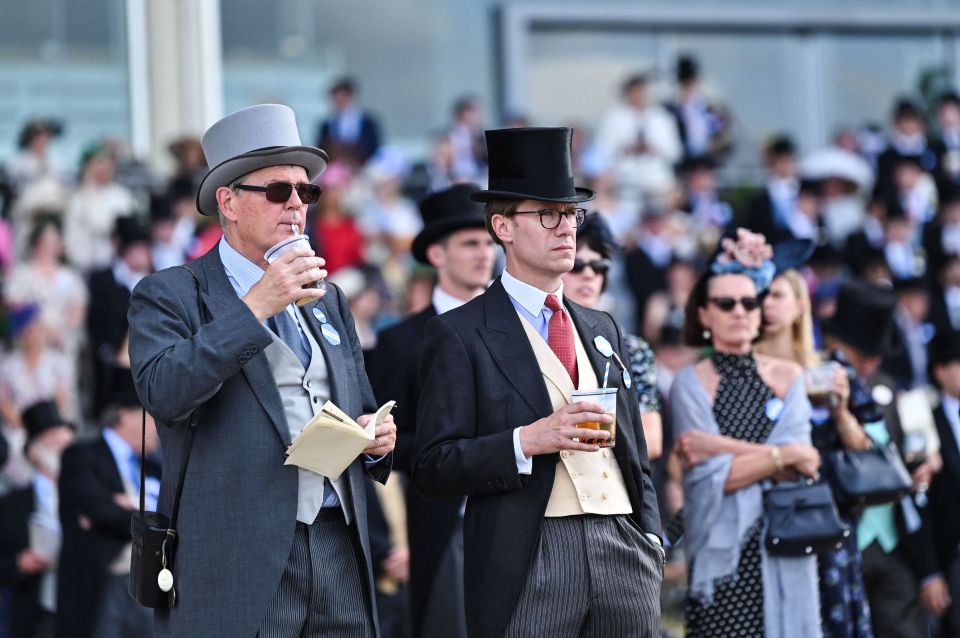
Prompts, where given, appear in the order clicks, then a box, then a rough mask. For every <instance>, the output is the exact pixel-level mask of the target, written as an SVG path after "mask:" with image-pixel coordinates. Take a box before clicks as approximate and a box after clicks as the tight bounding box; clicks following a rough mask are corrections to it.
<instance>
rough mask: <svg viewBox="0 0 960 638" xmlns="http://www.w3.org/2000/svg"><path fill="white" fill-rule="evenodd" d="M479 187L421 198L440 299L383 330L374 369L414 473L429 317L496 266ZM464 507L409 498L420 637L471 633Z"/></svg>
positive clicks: (427, 254)
mask: <svg viewBox="0 0 960 638" xmlns="http://www.w3.org/2000/svg"><path fill="white" fill-rule="evenodd" d="M477 190H478V186H476V185H475V184H458V185H456V186H453V187H451V188H448V189H446V190H444V191H440V192H437V193H433V194H431V195H429V196H427V197H426V198H425V199H424V200H423V201H422V202H421V203H420V214H421V215H422V216H423V221H424V228H423V230H422V231H420V234H419V235H417V236H416V238H415V239H414V240H413V256H414V258H415V259H416V260H417V261H418V262H420V263H421V264H427V265H430V266H433V267H434V268H435V269H436V271H437V285H436V287H435V288H434V289H433V299H432V303H431V304H430V306H429V307H427V308H426V309H425V310H423V311H422V312H420V313H417V314H416V315H413V316H412V317H409V318H407V319H406V320H404V321H402V322H400V323H398V324H397V325H395V326H392V327H390V328H388V329H387V330H384V331H383V332H381V333H380V335H379V336H378V338H377V349H376V351H375V352H374V354H373V357H372V365H370V366H369V370H370V383H371V385H373V391H374V394H375V395H376V396H377V398H378V399H382V400H386V399H387V398H388V397H389V398H393V399H395V400H396V401H397V406H396V408H395V409H394V415H395V416H394V419H395V420H396V423H397V447H396V450H395V451H394V455H395V456H394V459H395V460H394V467H395V468H396V469H398V470H401V471H403V472H406V473H407V474H408V475H409V472H410V469H411V465H412V463H411V462H412V459H413V447H414V437H415V434H416V430H417V404H418V402H419V399H420V381H419V377H418V372H419V369H420V356H421V354H422V352H423V340H424V331H425V328H426V325H427V322H428V321H429V320H430V319H432V318H433V317H436V316H437V315H439V314H443V313H444V312H447V311H449V310H453V309H454V308H459V307H460V306H462V305H463V304H465V303H466V302H468V301H470V300H471V299H473V298H474V297H476V296H477V295H480V294H482V293H483V291H484V290H486V288H487V285H488V284H489V283H490V277H491V275H492V271H493V264H494V257H495V248H494V244H493V240H492V239H491V238H490V234H489V233H487V231H486V228H485V226H484V221H483V207H482V206H481V205H480V204H478V203H477V202H474V201H472V200H471V199H470V195H471V194H472V193H474V192H476V191H477ZM462 507H463V499H462V498H452V499H445V500H440V501H428V500H426V499H423V498H421V497H420V496H419V495H418V494H416V493H415V492H414V491H413V490H410V491H409V493H408V495H407V525H408V529H409V543H410V598H411V608H412V621H413V622H412V625H413V633H414V635H415V636H448V637H455V636H466V624H465V622H466V621H465V616H464V611H463V538H462V533H463V521H462V518H461V515H460V512H461V509H462Z"/></svg>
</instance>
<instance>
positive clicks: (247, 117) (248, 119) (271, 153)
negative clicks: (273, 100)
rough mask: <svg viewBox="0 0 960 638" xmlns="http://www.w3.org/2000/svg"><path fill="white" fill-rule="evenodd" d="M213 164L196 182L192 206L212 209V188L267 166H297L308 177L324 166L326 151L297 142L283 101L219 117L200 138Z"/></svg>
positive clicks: (213, 212)
mask: <svg viewBox="0 0 960 638" xmlns="http://www.w3.org/2000/svg"><path fill="white" fill-rule="evenodd" d="M200 143H201V144H202V145H203V153H204V155H206V157H207V165H208V166H211V167H212V168H211V169H210V171H209V172H208V173H207V174H206V176H205V177H204V178H203V181H202V182H200V189H199V191H198V192H197V209H198V210H199V211H200V212H201V213H203V214H204V215H216V214H217V189H218V188H220V187H221V186H228V185H229V184H230V183H231V182H233V181H234V180H235V179H237V178H238V177H241V176H243V175H246V174H247V173H250V172H253V171H255V170H258V169H261V168H266V167H267V166H282V165H288V164H289V165H291V166H302V167H303V168H305V169H306V171H307V178H308V179H309V180H310V181H311V182H312V181H313V180H315V179H316V178H317V176H318V175H320V173H322V172H323V169H325V168H326V167H327V159H328V158H327V154H326V152H324V151H323V150H321V149H319V148H317V147H315V146H304V145H302V144H301V143H300V132H299V131H298V130H297V120H296V117H295V116H294V114H293V110H292V109H291V108H290V107H289V106H284V105H282V104H258V105H256V106H250V107H247V108H245V109H240V110H239V111H237V112H235V113H231V114H230V115H228V116H226V117H224V118H223V119H221V120H220V121H218V122H216V123H215V124H214V125H213V126H211V127H210V128H208V129H207V132H206V133H204V134H203V139H202V140H201V141H200Z"/></svg>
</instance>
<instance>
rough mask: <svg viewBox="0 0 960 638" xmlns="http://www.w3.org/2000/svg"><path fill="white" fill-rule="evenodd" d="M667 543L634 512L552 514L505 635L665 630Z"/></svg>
mask: <svg viewBox="0 0 960 638" xmlns="http://www.w3.org/2000/svg"><path fill="white" fill-rule="evenodd" d="M662 579H663V563H662V561H661V559H660V551H659V550H658V549H657V548H656V547H654V545H653V543H652V541H650V539H648V538H646V536H644V534H643V533H641V532H640V530H639V529H637V527H636V526H634V525H633V523H631V522H630V520H629V519H628V518H627V517H626V516H591V515H586V516H568V517H562V518H545V519H544V520H543V526H542V527H541V528H540V541H539V545H538V547H537V552H536V555H535V556H534V559H533V564H532V565H531V567H530V571H529V573H528V575H527V582H526V585H525V586H524V589H523V592H522V593H521V594H520V599H519V600H518V601H517V607H516V609H515V610H514V612H513V617H512V618H511V619H510V622H509V623H508V624H507V629H506V631H505V632H504V636H508V637H511V638H513V637H516V638H527V637H529V636H551V638H566V637H570V638H587V637H591V638H592V637H600V636H604V637H611V638H613V637H616V638H620V637H627V636H630V637H637V638H659V636H660V581H661V580H662Z"/></svg>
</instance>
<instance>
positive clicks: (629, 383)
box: [623, 370, 633, 390]
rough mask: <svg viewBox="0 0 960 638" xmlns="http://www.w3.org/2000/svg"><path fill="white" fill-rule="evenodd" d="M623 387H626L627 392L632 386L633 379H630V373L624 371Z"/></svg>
mask: <svg viewBox="0 0 960 638" xmlns="http://www.w3.org/2000/svg"><path fill="white" fill-rule="evenodd" d="M623 385H624V386H626V388H627V390H629V389H630V386H632V385H633V379H631V378H630V373H629V372H627V371H626V370H624V371H623Z"/></svg>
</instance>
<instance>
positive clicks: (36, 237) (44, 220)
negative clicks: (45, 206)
mask: <svg viewBox="0 0 960 638" xmlns="http://www.w3.org/2000/svg"><path fill="white" fill-rule="evenodd" d="M50 226H53V227H54V228H56V229H57V232H58V233H62V232H63V224H62V222H61V218H60V215H58V214H56V213H53V212H47V213H44V212H41V213H40V214H38V215H37V216H36V217H35V218H34V222H33V226H32V227H31V228H30V235H29V237H28V238H27V246H28V247H29V248H30V250H31V251H32V250H33V249H34V248H36V247H37V243H38V242H39V241H40V238H41V237H42V236H43V233H44V232H46V230H47V228H49V227H50Z"/></svg>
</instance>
